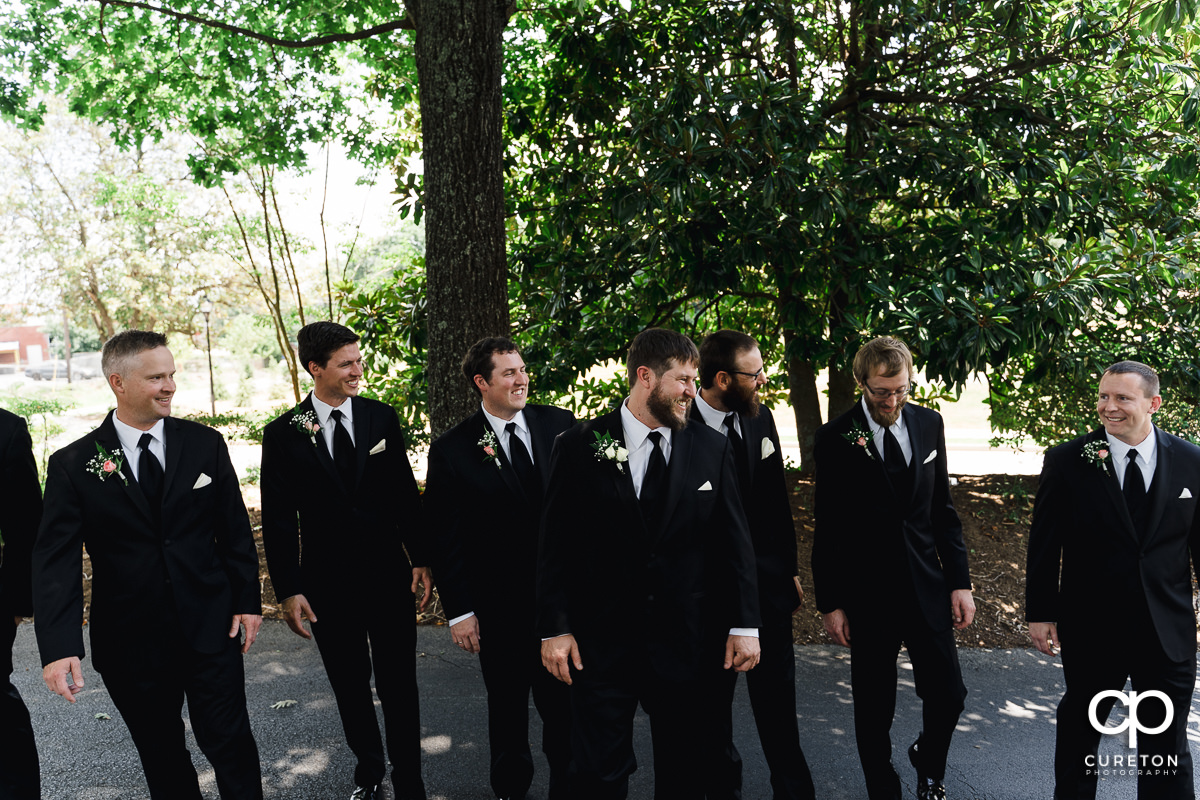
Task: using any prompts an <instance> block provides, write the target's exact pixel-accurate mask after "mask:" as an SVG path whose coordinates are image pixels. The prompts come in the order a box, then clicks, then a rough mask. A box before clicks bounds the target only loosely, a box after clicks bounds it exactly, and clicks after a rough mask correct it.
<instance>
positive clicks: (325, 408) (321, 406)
mask: <svg viewBox="0 0 1200 800" xmlns="http://www.w3.org/2000/svg"><path fill="white" fill-rule="evenodd" d="M308 396H309V397H311V398H312V404H313V411H315V412H317V422H319V423H320V424H321V425H323V426H324V425H327V424H329V413H330V412H331V411H333V410H334V409H336V410H338V411H341V412H342V424H343V425H346V426H351V425H353V423H354V411H353V406H354V404H353V403H351V402H350V398H349V397H347V398H346V399H345V400H343V401H342V404H341V405H340V406H331V405H329V403H326V402H325V401H324V400H322V399H321V398H319V397H317V393H316V392H310V393H309V395H308Z"/></svg>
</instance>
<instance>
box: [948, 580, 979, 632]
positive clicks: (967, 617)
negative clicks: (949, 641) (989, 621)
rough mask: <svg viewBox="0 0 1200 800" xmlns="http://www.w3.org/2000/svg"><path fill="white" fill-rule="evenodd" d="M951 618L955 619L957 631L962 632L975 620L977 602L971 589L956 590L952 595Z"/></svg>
mask: <svg viewBox="0 0 1200 800" xmlns="http://www.w3.org/2000/svg"><path fill="white" fill-rule="evenodd" d="M950 616H951V617H953V618H954V630H956V631H961V630H962V629H963V628H965V627H967V626H968V625H970V624H971V620H973V619H975V601H974V600H973V599H972V598H971V590H970V589H955V590H954V591H953V592H951V593H950Z"/></svg>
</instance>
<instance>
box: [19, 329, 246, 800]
mask: <svg viewBox="0 0 1200 800" xmlns="http://www.w3.org/2000/svg"><path fill="white" fill-rule="evenodd" d="M101 366H102V368H103V370H104V374H105V376H107V378H108V383H109V387H110V388H111V389H112V391H113V393H114V394H115V395H116V398H117V408H116V411H114V412H113V413H111V414H109V415H108V417H106V418H105V420H104V422H103V423H101V425H100V427H99V428H97V429H96V430H94V431H92V432H91V433H89V434H87V435H86V436H84V437H83V438H82V439H79V440H78V441H76V442H73V443H72V444H69V445H67V446H66V447H64V448H63V449H61V450H59V451H58V452H56V453H55V454H54V455H52V456H51V457H50V463H49V468H48V475H47V478H46V497H45V513H44V514H43V516H42V524H41V528H40V529H39V531H38V538H37V543H36V545H35V548H34V554H33V585H34V612H35V614H36V623H35V625H34V631H35V632H36V634H37V640H38V648H39V649H40V650H41V656H42V663H43V664H44V665H45V666H44V669H43V670H42V677H43V679H44V680H45V682H46V685H47V686H48V687H50V690H51V691H53V692H55V693H56V694H59V695H61V696H62V697H65V698H66V699H67V700H70V701H71V702H72V703H73V702H75V694H76V693H78V692H80V691H81V690H82V689H83V688H84V679H83V670H82V667H81V665H80V659H81V658H82V657H83V654H84V653H83V631H82V627H81V623H82V621H83V589H82V578H83V565H82V560H83V548H84V547H86V548H87V551H88V555H89V556H90V557H91V560H92V604H91V614H90V615H89V626H88V627H89V629H90V631H91V643H92V660H93V662H94V663H95V665H96V669H97V670H99V671H100V674H101V675H103V676H104V684H105V686H106V687H107V688H108V692H109V696H110V697H111V698H112V701H113V703H114V704H115V705H116V707H117V710H118V711H120V712H121V716H122V717H123V718H124V720H125V723H126V725H127V726H128V727H129V733H130V736H131V737H132V738H133V743H134V745H136V746H137V749H138V755H140V756H141V760H142V768H143V770H144V771H145V773H146V782H147V784H149V787H150V796H151V797H152V798H153V800H200V796H201V795H200V786H199V782H198V780H197V777H196V770H195V768H194V767H193V766H192V761H191V757H190V755H189V754H188V751H187V747H186V746H185V744H184V737H183V723H182V722H181V720H180V718H179V714H180V710H181V708H182V706H183V701H184V698H185V697H186V698H187V703H188V713H189V716H190V718H191V723H192V732H193V733H194V734H195V736H196V743H197V744H198V745H200V749H201V750H202V751H203V752H204V754H205V755H206V756H208V760H209V761H210V762H211V763H212V767H213V771H214V772H215V773H216V779H217V788H218V789H219V790H220V793H221V797H222V798H223V799H224V800H232V799H233V798H237V799H238V800H245V799H249V800H257V798H261V797H262V796H263V794H262V779H261V775H260V770H259V764H258V748H257V747H256V746H255V743H254V736H253V735H252V734H251V732H250V720H249V717H248V716H247V714H246V693H245V676H244V673H243V667H242V654H243V653H245V652H246V651H247V650H249V649H250V645H251V644H253V642H254V639H255V637H256V636H257V634H258V629H259V627H260V625H261V624H262V616H261V613H262V610H261V606H260V604H259V590H258V554H257V551H256V549H255V547H254V539H253V538H252V537H251V534H250V521H249V518H248V517H247V515H246V507H245V505H243V503H242V495H241V491H240V490H239V488H238V479H237V475H236V474H235V473H234V471H233V464H232V463H231V462H230V460H229V451H228V450H227V449H226V447H225V440H224V439H222V438H221V434H219V433H217V432H216V431H214V430H213V429H212V428H208V427H205V426H204V425H199V424H197V423H195V422H189V421H187V420H181V419H176V418H175V417H172V416H171V400H172V397H173V395H174V394H175V360H174V358H172V356H171V351H170V350H168V349H167V340H166V337H165V336H163V335H162V334H159V333H152V332H149V331H124V332H122V333H118V334H117V335H116V336H114V337H112V338H111V339H109V340H108V341H107V342H105V344H104V349H103V352H102V354H101ZM239 631H244V634H245V637H244V642H241V643H239V641H238V636H239Z"/></svg>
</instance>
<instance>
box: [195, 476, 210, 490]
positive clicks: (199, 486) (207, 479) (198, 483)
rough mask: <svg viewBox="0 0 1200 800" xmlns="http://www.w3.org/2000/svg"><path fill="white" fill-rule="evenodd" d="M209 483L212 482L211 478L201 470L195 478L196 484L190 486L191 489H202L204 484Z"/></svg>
mask: <svg viewBox="0 0 1200 800" xmlns="http://www.w3.org/2000/svg"><path fill="white" fill-rule="evenodd" d="M210 483H212V478H210V477H208V476H207V475H205V474H204V473H203V472H201V473H200V477H199V478H196V485H195V486H193V487H192V488H193V489H203V488H204V487H205V486H208V485H209V484H210Z"/></svg>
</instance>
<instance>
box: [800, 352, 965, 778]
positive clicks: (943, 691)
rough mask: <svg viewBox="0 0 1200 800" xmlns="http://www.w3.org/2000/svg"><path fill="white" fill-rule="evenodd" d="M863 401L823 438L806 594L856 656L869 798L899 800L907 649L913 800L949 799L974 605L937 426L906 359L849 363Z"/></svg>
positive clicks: (881, 357) (862, 358) (857, 723)
mask: <svg viewBox="0 0 1200 800" xmlns="http://www.w3.org/2000/svg"><path fill="white" fill-rule="evenodd" d="M853 369H854V378H855V380H856V381H857V382H858V386H859V389H861V390H862V400H861V402H859V403H856V404H855V405H854V407H853V408H851V409H850V410H849V411H847V412H846V413H845V414H842V415H841V416H840V417H838V418H837V419H834V420H832V421H830V422H829V423H827V424H826V425H823V426H822V427H821V428H820V429H819V430H818V431H817V437H816V462H817V487H816V501H815V508H814V512H815V517H816V530H815V533H814V538H813V556H812V567H813V582H814V584H815V588H816V600H817V608H818V609H820V611H821V613H822V615H823V616H824V622H825V631H826V633H828V634H829V636H830V638H832V639H833V640H834V641H835V642H837V643H838V644H840V645H843V646H846V647H849V648H850V682H851V686H852V688H853V692H854V734H855V738H856V740H857V743H858V755H859V760H860V761H861V762H862V768H863V775H864V777H865V778H866V784H867V795H868V797H870V800H899V798H900V777H899V776H898V775H897V774H896V770H895V768H894V767H893V766H892V761H891V757H892V742H891V735H890V731H891V727H892V717H893V716H894V714H895V710H896V679H897V675H896V656H897V655H898V654H899V651H900V645H901V644H904V645H906V646H907V647H908V656H909V660H910V661H911V662H912V668H913V678H914V680H915V681H916V685H917V696H918V697H920V698H921V708H922V720H923V729H922V731H921V734H920V735H919V736H918V737H917V741H916V742H914V743H913V744H912V746H910V747H909V748H908V757H909V761H910V762H911V763H912V765H913V766H914V767H915V768H916V770H917V797H918V798H919V800H941V799H942V798H945V796H946V793H945V771H946V753H947V752H948V750H949V748H950V739H951V736H952V735H953V733H954V727H955V725H956V724H957V722H958V717H959V714H961V713H962V710H963V701H964V700H965V699H966V696H967V689H966V687H965V686H964V685H963V680H962V671H961V669H960V668H959V664H958V651H957V649H956V648H955V644H954V629H962V628H965V627H966V626H968V625H970V624H971V620H972V619H973V618H974V616H975V603H974V601H973V600H972V598H971V579H970V576H969V575H968V573H967V551H966V547H965V546H964V545H963V537H962V525H961V523H960V522H959V520H958V514H957V512H955V510H954V504H953V503H952V502H951V499H950V479H949V476H948V475H947V472H946V436H945V431H944V427H943V424H942V418H941V415H939V414H938V413H937V412H936V411H931V410H929V409H926V408H921V407H919V406H914V405H910V404H908V403H907V402H906V401H907V398H908V392H909V388H910V386H911V381H912V374H913V363H912V354H911V353H909V350H908V347H906V346H905V344H904V343H903V342H901V341H900V340H898V339H893V338H891V337H890V336H881V337H879V338H877V339H872V340H871V341H870V342H868V343H867V344H865V345H864V346H863V347H862V348H861V349H860V350H859V351H858V353H857V354H856V355H855V357H854V367H853Z"/></svg>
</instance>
